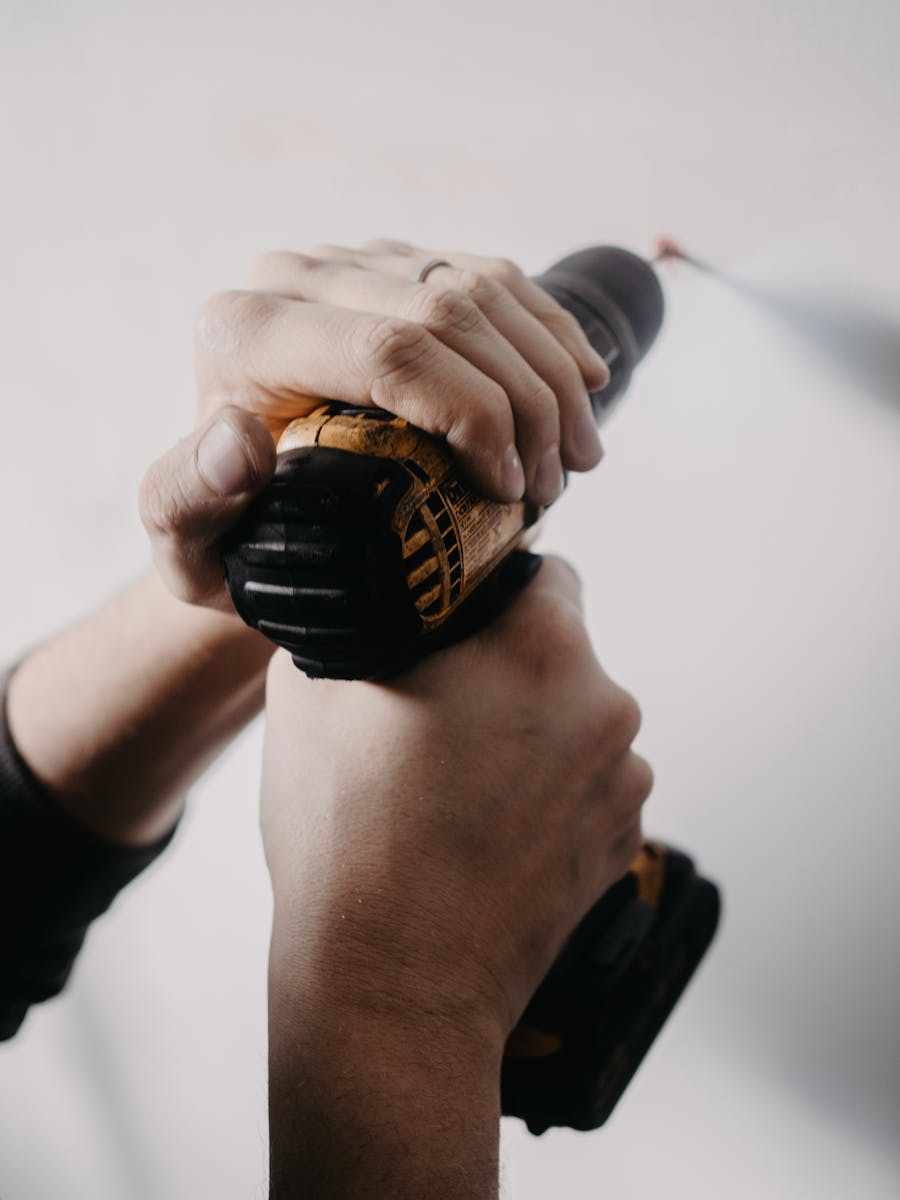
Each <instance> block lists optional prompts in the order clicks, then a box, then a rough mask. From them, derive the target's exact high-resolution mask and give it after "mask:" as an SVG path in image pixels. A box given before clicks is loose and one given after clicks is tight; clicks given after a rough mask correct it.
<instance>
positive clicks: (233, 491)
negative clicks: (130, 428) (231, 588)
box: [139, 408, 275, 611]
mask: <svg viewBox="0 0 900 1200" xmlns="http://www.w3.org/2000/svg"><path fill="white" fill-rule="evenodd" d="M274 471H275V446H274V444H273V442H272V436H271V434H270V433H269V432H268V430H267V429H266V428H265V426H264V425H263V424H262V423H261V422H260V421H258V420H257V419H256V417H254V416H252V415H251V414H250V413H248V412H245V411H244V410H243V409H240V408H223V409H220V410H219V411H218V412H217V413H216V414H215V415H214V416H213V417H212V418H211V419H210V420H209V421H207V422H206V423H205V424H203V425H201V426H200V427H199V428H198V429H195V430H194V431H193V432H192V433H191V434H189V435H188V436H187V437H186V438H182V440H181V441H180V442H178V443H177V445H175V446H173V447H172V449H171V450H169V451H168V452H167V453H166V454H164V455H163V456H162V457H161V458H158V459H157V460H156V462H155V463H153V464H152V465H151V466H150V467H149V468H148V470H147V473H146V474H145V475H144V478H143V480H142V481H141V489H140V499H139V506H140V514H141V520H142V521H143V524H144V528H145V529H146V530H147V533H148V535H149V537H150V543H151V547H152V550H153V559H154V562H155V563H156V566H157V569H158V570H159V573H160V575H161V576H162V578H163V580H164V582H165V583H166V585H167V586H168V587H169V589H170V590H171V591H172V592H174V594H175V595H176V596H178V597H179V598H180V599H182V600H186V601H187V602H188V603H190V604H202V605H205V606H207V607H210V608H218V609H222V610H225V611H230V610H231V602H230V601H229V599H228V594H227V592H226V590H225V583H224V575H223V570H222V559H221V554H220V551H219V541H220V539H221V538H222V536H223V535H224V534H225V533H227V531H228V530H229V529H230V528H231V527H232V525H234V523H235V522H236V521H237V520H238V518H239V517H240V516H241V514H242V513H243V512H244V510H245V509H246V507H247V505H248V504H249V503H250V501H251V500H252V499H253V498H254V496H255V495H256V494H257V492H259V491H260V489H261V488H262V487H263V486H264V485H265V484H266V483H267V482H268V481H269V479H271V477H272V475H273V473H274Z"/></svg>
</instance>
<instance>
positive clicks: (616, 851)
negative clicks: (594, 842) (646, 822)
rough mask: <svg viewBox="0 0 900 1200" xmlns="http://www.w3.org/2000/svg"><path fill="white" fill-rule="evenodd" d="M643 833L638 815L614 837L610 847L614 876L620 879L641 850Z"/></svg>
mask: <svg viewBox="0 0 900 1200" xmlns="http://www.w3.org/2000/svg"><path fill="white" fill-rule="evenodd" d="M642 844H643V833H642V830H641V821H640V817H638V818H637V819H636V820H634V821H632V822H631V824H630V825H629V826H628V828H627V829H625V830H624V831H623V832H622V833H621V834H619V836H618V837H617V838H616V840H615V843H614V844H613V848H612V860H613V861H612V864H611V865H612V868H613V870H614V871H615V873H616V877H617V878H619V879H621V877H622V876H623V875H624V874H625V872H626V871H627V870H628V868H629V867H630V866H631V864H632V863H633V862H634V860H635V859H636V858H637V856H638V855H639V854H640V852H641V846H642Z"/></svg>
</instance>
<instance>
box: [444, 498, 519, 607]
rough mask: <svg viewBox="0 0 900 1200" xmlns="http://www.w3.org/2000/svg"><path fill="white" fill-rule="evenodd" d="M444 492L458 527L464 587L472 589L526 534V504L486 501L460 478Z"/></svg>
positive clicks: (445, 500) (445, 499)
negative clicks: (524, 531)
mask: <svg viewBox="0 0 900 1200" xmlns="http://www.w3.org/2000/svg"><path fill="white" fill-rule="evenodd" d="M441 492H442V494H443V497H444V502H445V503H446V505H447V508H448V509H449V510H450V512H451V513H452V515H453V520H454V523H455V525H456V528H457V532H458V535H459V544H460V549H461V551H462V569H463V580H464V586H468V585H471V584H472V583H474V582H475V580H476V579H477V577H478V576H479V575H481V574H482V573H483V572H484V571H485V570H486V569H488V568H490V567H492V566H493V565H494V564H495V563H496V561H497V559H498V557H499V556H500V555H501V554H502V552H503V550H504V549H505V548H506V547H507V546H508V545H509V544H510V543H511V542H514V541H515V539H516V538H517V537H518V536H519V534H520V533H521V532H522V529H523V528H524V526H525V505H524V504H498V503H496V502H495V501H493V500H484V499H482V498H481V497H480V496H478V495H476V494H475V493H474V492H473V491H472V490H471V489H470V488H467V487H466V486H465V485H464V484H462V483H461V482H460V481H459V480H458V479H452V480H450V481H449V482H448V483H447V484H446V485H445V486H444V487H443V488H442V489H441Z"/></svg>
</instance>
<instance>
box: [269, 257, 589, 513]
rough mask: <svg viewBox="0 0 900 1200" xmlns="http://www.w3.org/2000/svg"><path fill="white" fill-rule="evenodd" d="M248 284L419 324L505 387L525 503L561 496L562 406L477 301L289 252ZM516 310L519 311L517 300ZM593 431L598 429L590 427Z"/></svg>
mask: <svg viewBox="0 0 900 1200" xmlns="http://www.w3.org/2000/svg"><path fill="white" fill-rule="evenodd" d="M251 278H252V281H253V283H254V284H255V286H257V287H261V288H263V289H265V290H266V291H269V292H275V293H277V294H278V295H281V296H292V297H295V298H297V299H304V300H311V301H316V302H319V303H327V304H334V305H343V306H346V307H349V308H354V309H360V310H363V311H367V312H378V313H383V314H384V315H386V316H399V317H401V318H404V319H406V320H409V321H413V322H416V323H418V324H421V325H422V326H423V327H424V328H425V329H427V330H428V331H429V333H431V334H432V335H433V336H434V337H436V338H437V339H438V341H440V342H442V343H443V344H444V345H445V346H448V347H449V348H450V349H451V350H454V351H455V352H456V353H457V354H459V355H460V356H461V357H462V358H464V359H466V360H467V361H468V362H470V363H472V364H473V365H474V366H476V367H478V369H479V370H480V371H481V372H482V373H483V374H484V375H486V376H487V377H488V378H489V379H493V380H495V381H496V382H497V383H499V384H500V386H501V388H503V390H504V392H505V393H506V395H507V397H508V400H509V403H510V406H511V408H512V412H513V420H514V423H515V436H516V445H517V447H518V450H519V455H520V457H521V459H522V463H523V466H524V469H525V476H526V480H527V484H528V489H527V490H528V498H529V499H530V500H532V501H533V502H534V503H535V504H538V505H542V504H549V503H550V502H551V501H552V500H555V499H556V497H557V496H558V495H559V493H560V491H561V490H562V486H563V475H562V470H561V466H560V463H559V458H558V451H557V447H558V446H559V442H560V402H559V401H558V400H557V397H556V396H555V394H554V392H553V390H552V388H551V387H549V386H548V384H547V382H546V381H545V380H544V379H542V378H541V376H540V375H539V374H538V372H537V371H535V370H534V369H533V368H532V367H531V366H530V365H529V363H528V362H527V361H526V360H525V358H524V357H523V356H522V354H521V353H519V351H518V350H517V348H516V347H515V346H514V345H512V344H511V343H510V342H509V341H508V340H507V338H506V337H504V336H503V334H502V333H501V332H500V330H499V329H498V328H497V327H496V325H495V324H492V323H491V322H490V321H489V320H488V318H487V317H486V316H485V315H484V313H483V312H482V311H481V309H480V308H479V307H478V305H477V303H476V302H475V300H473V299H471V298H469V297H468V296H466V295H464V294H463V293H462V292H460V291H456V290H454V289H453V288H452V287H446V286H441V285H437V286H434V285H432V284H431V283H430V282H429V283H428V284H421V283H416V282H414V281H413V280H411V279H404V278H401V277H398V276H395V275H388V274H384V273H382V272H376V271H372V270H365V269H363V268H361V267H360V266H358V265H357V264H355V263H334V262H325V261H324V260H321V259H312V258H309V257H308V256H305V255H299V254H290V253H287V252H276V253H273V254H267V255H264V256H263V257H262V258H261V259H259V260H258V261H257V263H256V264H255V266H254V269H253V272H252V276H251ZM511 306H512V307H518V305H516V303H515V301H512V302H511ZM523 315H525V314H523ZM528 319H529V320H532V321H533V318H528ZM572 372H573V374H574V376H575V379H576V382H575V386H574V390H575V392H576V394H577V395H578V396H579V397H580V399H579V403H584V404H585V407H587V402H586V397H585V393H584V388H583V386H582V385H581V383H580V379H579V377H578V373H577V371H576V370H575V368H574V366H572ZM563 406H564V405H563ZM591 428H592V430H593V429H595V426H594V424H593V420H591Z"/></svg>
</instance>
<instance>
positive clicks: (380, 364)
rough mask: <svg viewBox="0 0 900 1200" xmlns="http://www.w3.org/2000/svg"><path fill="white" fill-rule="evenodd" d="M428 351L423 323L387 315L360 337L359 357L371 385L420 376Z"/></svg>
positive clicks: (399, 382) (428, 337)
mask: <svg viewBox="0 0 900 1200" xmlns="http://www.w3.org/2000/svg"><path fill="white" fill-rule="evenodd" d="M430 350H431V334H430V333H429V332H428V330H427V329H425V328H424V326H422V325H417V324H416V323H415V322H413V321H403V320H399V319H397V318H394V317H387V318H384V319H382V320H379V321H377V322H376V323H375V324H374V325H373V326H371V327H370V328H368V329H367V330H366V331H365V333H364V334H363V337H362V345H361V352H362V357H363V359H364V361H365V362H366V364H367V365H368V368H369V371H370V373H371V375H372V377H373V381H374V384H376V385H380V386H384V385H386V384H388V385H390V384H402V383H406V382H409V381H410V380H412V379H415V378H417V377H418V376H419V375H421V373H422V370H423V367H424V363H425V360H426V359H427V357H428V354H429V352H430Z"/></svg>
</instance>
